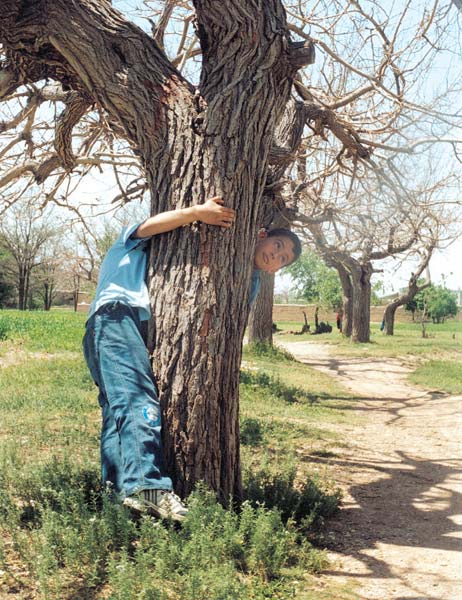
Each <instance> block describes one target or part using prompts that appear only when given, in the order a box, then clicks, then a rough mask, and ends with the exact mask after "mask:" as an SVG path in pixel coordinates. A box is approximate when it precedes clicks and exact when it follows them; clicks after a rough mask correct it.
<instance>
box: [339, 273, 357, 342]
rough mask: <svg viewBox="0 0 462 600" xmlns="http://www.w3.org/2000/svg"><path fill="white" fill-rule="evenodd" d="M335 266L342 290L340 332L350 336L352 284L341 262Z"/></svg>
mask: <svg viewBox="0 0 462 600" xmlns="http://www.w3.org/2000/svg"><path fill="white" fill-rule="evenodd" d="M335 268H336V269H337V272H338V275H339V278H340V283H341V284H342V291H343V304H342V306H343V315H342V334H343V335H344V336H345V337H351V334H352V332H353V286H352V284H351V277H350V275H349V273H348V271H347V270H346V269H345V267H344V266H343V265H342V264H340V263H338V264H337V265H336V267H335Z"/></svg>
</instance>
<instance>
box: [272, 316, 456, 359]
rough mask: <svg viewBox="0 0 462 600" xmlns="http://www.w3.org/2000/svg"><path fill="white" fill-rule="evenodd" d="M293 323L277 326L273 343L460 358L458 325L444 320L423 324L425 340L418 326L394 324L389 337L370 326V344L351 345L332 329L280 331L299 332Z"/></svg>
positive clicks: (342, 352) (376, 326)
mask: <svg viewBox="0 0 462 600" xmlns="http://www.w3.org/2000/svg"><path fill="white" fill-rule="evenodd" d="M298 325H299V324H296V323H291V322H290V323H278V326H279V327H280V328H281V329H282V330H283V332H282V333H281V334H277V335H275V336H274V341H275V343H276V344H277V343H278V342H279V341H281V342H313V343H323V344H333V345H335V347H336V348H335V352H336V353H337V354H339V355H346V356H364V357H367V356H375V357H377V356H388V357H401V358H406V357H407V356H409V355H413V356H422V357H425V356H429V355H431V356H432V357H433V356H435V355H437V356H439V357H442V358H450V357H451V356H462V322H461V321H452V320H451V321H446V322H445V323H442V324H440V325H436V324H433V323H427V324H426V331H427V333H428V335H429V337H428V338H425V339H424V338H422V330H421V326H420V324H419V323H397V324H396V325H395V334H394V335H393V336H387V335H384V334H383V333H382V332H381V331H380V328H379V324H377V323H372V325H371V343H369V344H354V343H352V342H351V340H349V339H345V338H343V337H342V336H341V335H340V333H339V332H338V331H337V330H336V329H334V330H333V331H332V333H325V334H321V335H309V334H305V335H292V334H287V333H284V331H290V330H297V329H298V330H299V329H300V328H299V327H298Z"/></svg>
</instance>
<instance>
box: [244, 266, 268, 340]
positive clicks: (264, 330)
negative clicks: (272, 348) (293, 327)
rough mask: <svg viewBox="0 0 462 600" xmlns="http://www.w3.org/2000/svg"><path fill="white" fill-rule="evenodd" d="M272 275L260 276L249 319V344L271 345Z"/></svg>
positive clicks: (263, 274)
mask: <svg viewBox="0 0 462 600" xmlns="http://www.w3.org/2000/svg"><path fill="white" fill-rule="evenodd" d="M273 300H274V275H273V274H269V273H262V274H261V287H260V292H259V294H258V296H257V298H256V300H255V302H254V304H253V306H252V309H251V311H250V317H249V327H248V334H249V342H250V343H251V344H252V343H257V344H259V343H265V344H270V345H272V344H273Z"/></svg>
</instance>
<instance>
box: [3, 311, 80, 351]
mask: <svg viewBox="0 0 462 600" xmlns="http://www.w3.org/2000/svg"><path fill="white" fill-rule="evenodd" d="M86 320H87V315H86V314H83V313H76V312H71V311H56V312H54V311H51V312H46V311H42V310H37V311H32V312H30V311H19V310H0V356H1V354H2V352H3V353H4V352H5V350H7V349H9V348H10V347H11V342H12V341H14V343H15V345H16V346H18V345H19V346H20V347H22V348H25V349H27V350H31V351H42V352H61V351H80V348H81V342H82V337H83V334H84V328H85V321H86Z"/></svg>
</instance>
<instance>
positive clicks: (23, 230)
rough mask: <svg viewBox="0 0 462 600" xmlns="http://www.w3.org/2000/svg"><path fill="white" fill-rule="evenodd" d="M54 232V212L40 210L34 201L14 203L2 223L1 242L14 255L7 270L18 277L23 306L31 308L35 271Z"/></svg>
mask: <svg viewBox="0 0 462 600" xmlns="http://www.w3.org/2000/svg"><path fill="white" fill-rule="evenodd" d="M54 235H56V228H55V227H54V226H53V225H52V224H51V220H50V216H49V215H47V214H42V215H40V214H38V213H37V211H36V209H35V207H34V206H33V205H32V204H31V203H30V202H27V203H24V204H22V205H16V206H14V207H13V208H12V209H11V210H10V212H9V213H8V215H7V217H6V218H4V219H3V220H2V221H1V223H0V243H1V244H2V246H3V248H4V249H5V250H6V251H7V252H8V253H9V254H10V255H11V257H12V260H11V261H10V263H9V265H8V266H7V272H9V273H10V275H12V276H14V278H15V280H16V287H17V291H18V305H17V306H18V308H19V310H25V309H26V308H27V302H28V299H29V294H30V285H31V276H32V273H33V271H34V269H36V268H37V267H38V265H39V264H40V262H41V259H40V253H41V251H42V249H43V247H44V246H45V244H46V243H47V242H49V241H50V240H51V239H52V238H53V236H54Z"/></svg>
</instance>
